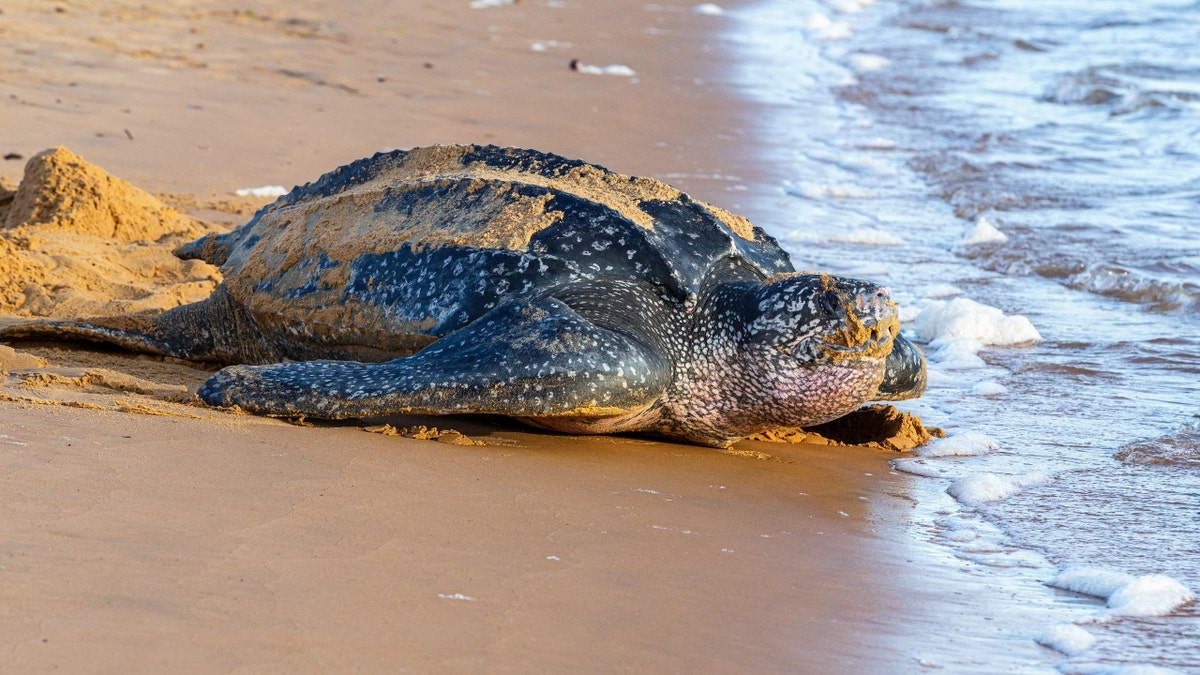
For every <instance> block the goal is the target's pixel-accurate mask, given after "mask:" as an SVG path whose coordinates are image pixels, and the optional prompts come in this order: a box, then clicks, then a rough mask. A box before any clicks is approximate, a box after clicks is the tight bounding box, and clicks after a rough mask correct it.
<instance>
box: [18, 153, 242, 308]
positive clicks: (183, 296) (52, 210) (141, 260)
mask: <svg viewBox="0 0 1200 675" xmlns="http://www.w3.org/2000/svg"><path fill="white" fill-rule="evenodd" d="M209 229H210V227H209V226H207V225H205V224H204V223H202V222H200V221H198V220H195V219H194V218H190V217H188V216H185V215H183V214H180V213H179V212H177V211H175V210H174V209H171V208H170V207H168V206H167V205H165V204H163V203H162V202H161V201H160V200H158V199H157V198H155V197H154V196H152V195H150V194H147V193H146V192H144V191H142V190H140V189H138V188H137V187H134V186H133V185H131V184H129V183H128V182H126V181H124V180H121V179H120V178H117V177H115V176H112V175H109V174H108V173H106V172H105V171H104V170H103V169H100V168H99V167H96V166H94V165H91V164H88V163H87V162H86V161H84V160H83V159H81V158H80V157H78V156H77V155H75V154H73V153H72V152H71V151H69V150H67V149H66V148H54V149H51V150H46V151H44V152H41V153H39V154H37V155H35V156H33V157H32V158H30V160H29V163H28V164H27V165H26V167H25V175H24V178H23V179H22V180H21V184H20V185H19V186H17V187H16V189H15V190H14V189H11V188H9V187H6V186H0V312H3V313H8V314H17V315H23V316H46V317H60V318H77V317H82V316H97V315H106V314H129V313H134V312H141V311H149V310H156V311H157V310H163V309H168V308H171V307H174V306H176V305H180V304H184V303H189V302H195V301H196V300H200V299H203V298H204V297H206V296H207V295H208V294H209V293H210V292H211V291H212V289H213V287H214V286H215V285H216V284H217V283H218V282H219V281H220V273H219V272H218V271H217V269H216V268H215V267H213V266H211V265H209V264H207V263H204V262H201V261H195V260H190V261H182V260H179V259H177V258H175V257H174V256H173V255H172V254H171V250H172V248H174V247H175V246H177V245H178V244H180V243H183V242H186V241H189V240H191V239H194V238H196V237H198V236H200V235H202V234H204V233H206V232H208V231H209ZM49 279H53V283H52V284H51V283H48V280H49Z"/></svg>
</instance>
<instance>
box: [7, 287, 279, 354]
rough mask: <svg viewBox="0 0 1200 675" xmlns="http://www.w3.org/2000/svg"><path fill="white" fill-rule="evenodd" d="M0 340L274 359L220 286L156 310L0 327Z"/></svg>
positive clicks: (246, 316) (251, 323) (268, 346)
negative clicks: (192, 299) (195, 299)
mask: <svg viewBox="0 0 1200 675" xmlns="http://www.w3.org/2000/svg"><path fill="white" fill-rule="evenodd" d="M0 340H2V341H12V340H51V341H78V342H91V343H98V344H108V345H113V346H115V347H120V348H122V349H128V350H130V351H135V352H141V353H144V354H157V355H159V356H174V357H177V358H181V359H189V360H192V361H216V362H219V363H237V362H243V363H244V362H251V363H269V362H271V361H277V360H279V358H280V355H279V354H278V353H277V350H276V349H274V348H273V347H272V345H271V344H269V342H268V341H267V340H266V339H264V338H263V336H262V334H261V333H260V332H259V330H258V326H257V325H256V324H255V322H254V319H253V318H252V317H250V315H249V314H248V313H247V312H246V310H245V308H243V307H242V306H241V305H240V304H239V303H238V302H237V301H235V300H233V299H232V298H231V297H229V293H228V292H227V291H226V290H225V289H224V288H223V287H220V286H218V287H217V289H216V290H214V291H213V294H212V295H211V296H209V297H208V298H207V299H206V300H202V301H200V302H195V303H192V304H190V305H181V306H179V307H175V308H172V309H169V310H167V311H165V312H162V313H161V314H150V315H146V314H141V315H132V316H114V317H98V318H93V319H86V320H83V321H35V322H31V323H24V324H17V325H15V326H8V327H6V328H2V329H0Z"/></svg>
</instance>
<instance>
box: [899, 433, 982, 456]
mask: <svg viewBox="0 0 1200 675" xmlns="http://www.w3.org/2000/svg"><path fill="white" fill-rule="evenodd" d="M998 447H1000V443H998V442H997V441H996V439H994V438H992V437H991V436H987V435H985V434H981V433H979V432H976V431H964V432H962V433H960V434H954V435H953V436H947V437H946V438H935V439H933V440H932V441H930V442H929V443H926V444H925V445H922V446H921V447H919V448H917V449H916V450H915V453H916V455H917V456H918V457H971V456H975V455H982V454H986V453H988V452H991V451H993V450H995V449H996V448H998Z"/></svg>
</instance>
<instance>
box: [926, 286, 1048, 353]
mask: <svg viewBox="0 0 1200 675" xmlns="http://www.w3.org/2000/svg"><path fill="white" fill-rule="evenodd" d="M913 327H914V328H915V329H916V331H917V335H918V336H919V337H921V338H922V339H924V340H930V341H938V340H974V341H977V342H979V343H981V344H984V345H995V346H1006V345H1017V344H1022V343H1026V342H1036V341H1038V340H1041V339H1042V336H1041V334H1040V333H1038V331H1037V329H1036V328H1034V327H1033V324H1032V323H1031V322H1030V321H1029V319H1027V318H1025V317H1024V316H1021V315H1019V314H1013V315H1006V314H1005V313H1004V312H1003V311H1001V310H1000V309H998V308H996V307H991V306H988V305H984V304H980V303H978V302H975V301H974V300H971V299H969V298H955V299H953V300H934V301H933V302H931V303H929V304H928V305H926V306H925V308H924V309H923V310H921V313H920V314H918V315H917V318H916V319H915V320H914V321H913Z"/></svg>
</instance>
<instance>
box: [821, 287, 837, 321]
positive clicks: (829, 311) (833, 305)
mask: <svg viewBox="0 0 1200 675" xmlns="http://www.w3.org/2000/svg"><path fill="white" fill-rule="evenodd" d="M817 307H819V308H820V309H821V312H822V313H824V314H825V316H833V314H834V313H836V312H837V311H838V310H839V309H841V308H842V301H841V299H840V298H839V297H838V294H837V293H834V292H833V291H825V294H824V295H822V296H821V297H819V298H817Z"/></svg>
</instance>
